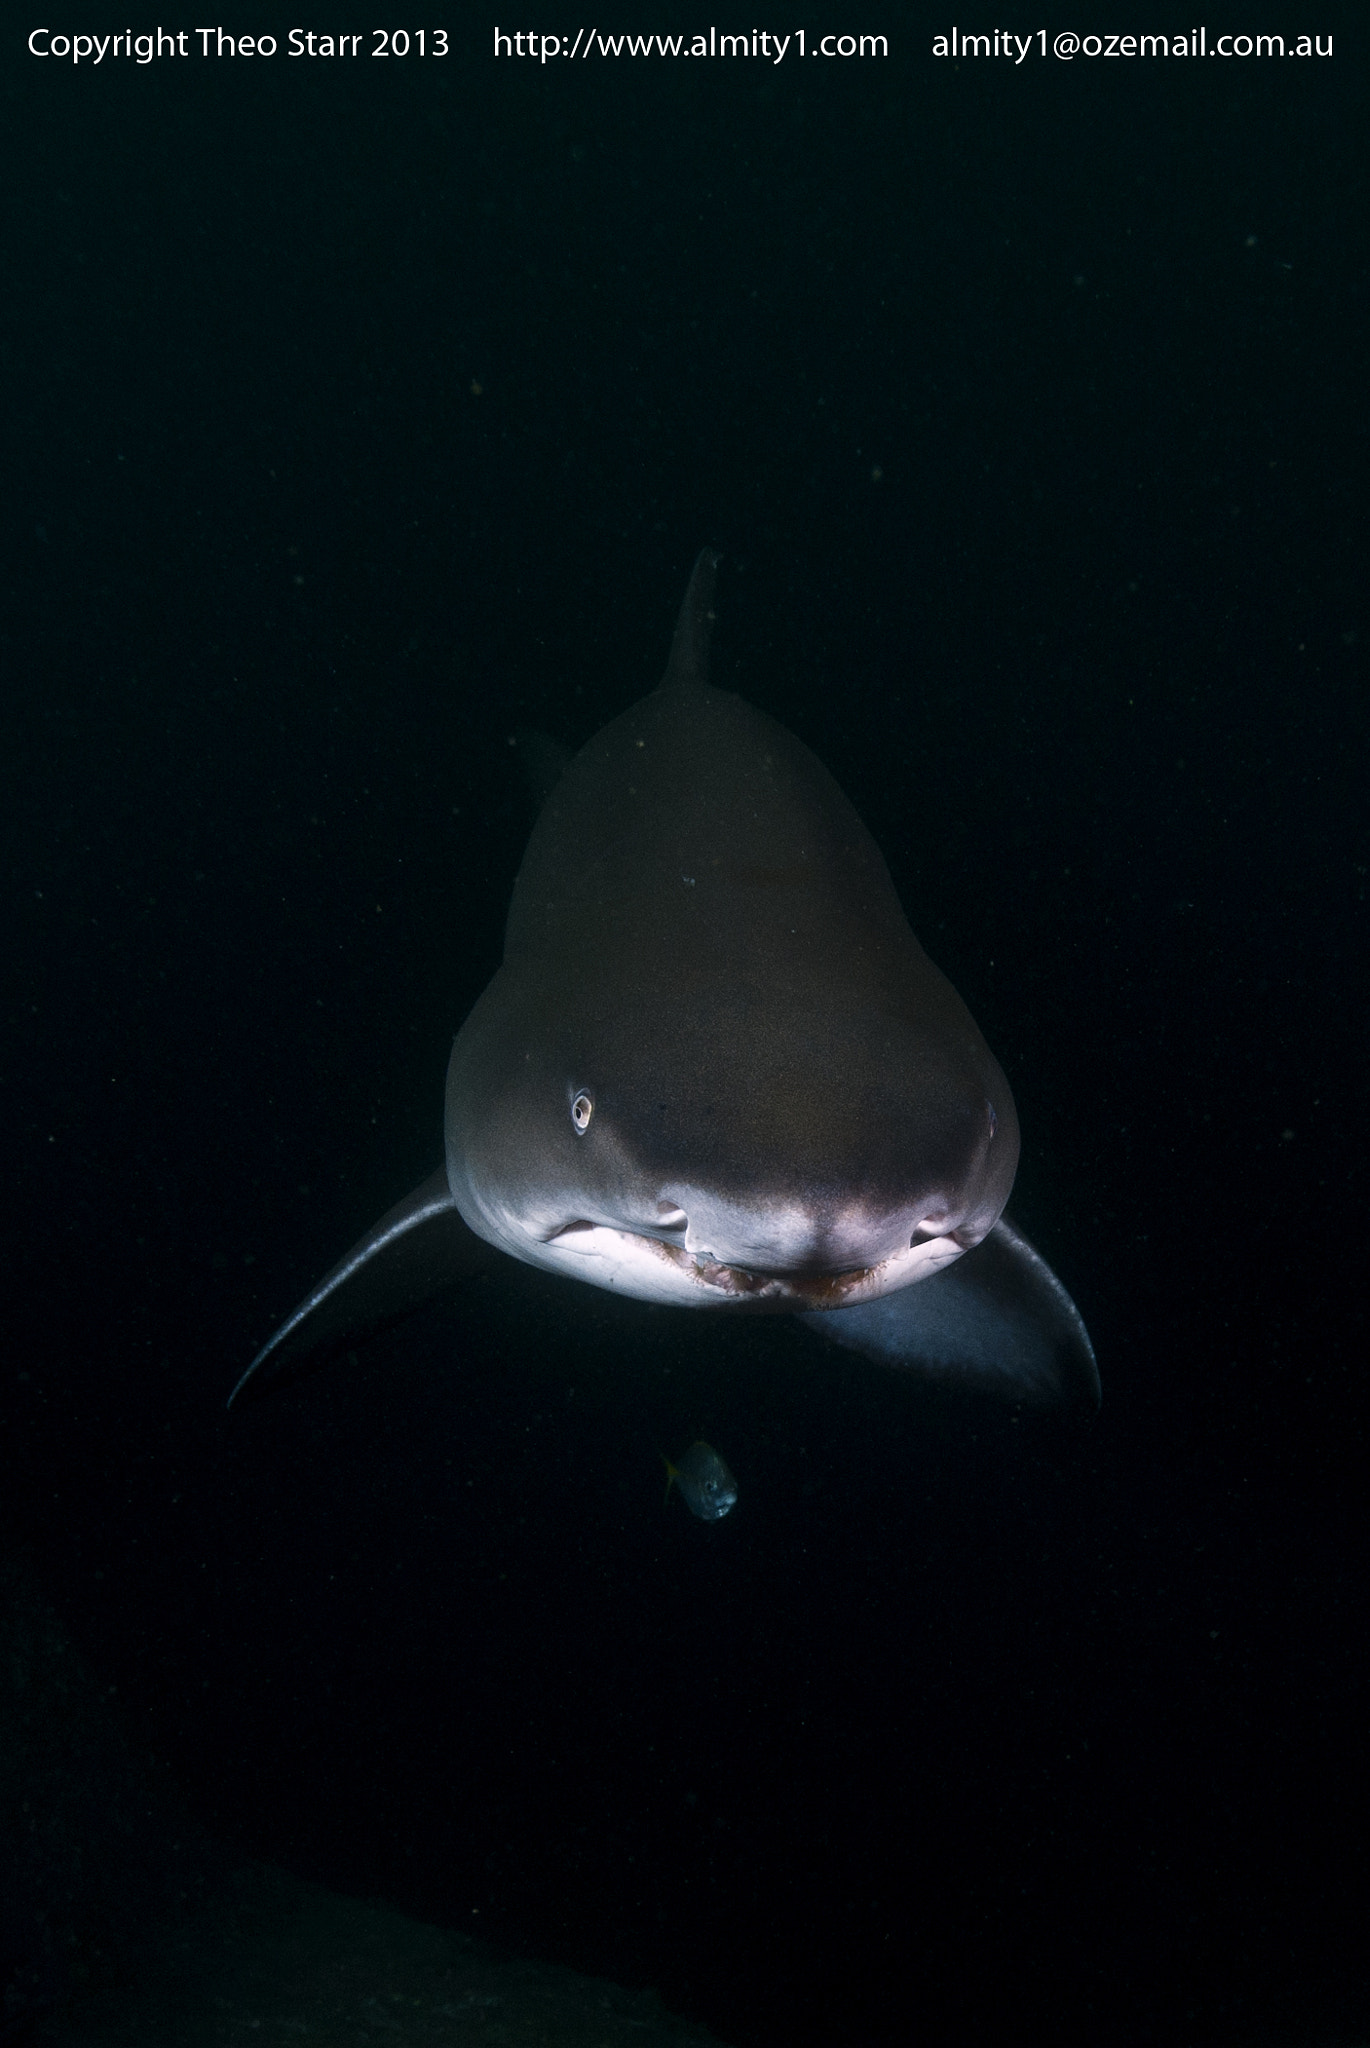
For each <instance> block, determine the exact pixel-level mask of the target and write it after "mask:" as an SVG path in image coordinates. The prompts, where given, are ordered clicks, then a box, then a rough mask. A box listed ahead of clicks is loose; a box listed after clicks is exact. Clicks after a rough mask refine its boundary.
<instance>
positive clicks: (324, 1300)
mask: <svg viewBox="0 0 1370 2048" xmlns="http://www.w3.org/2000/svg"><path fill="white" fill-rule="evenodd" d="M717 560H718V558H717V556H715V555H713V554H712V553H709V552H707V551H706V552H705V553H704V554H702V555H701V556H700V557H699V560H698V561H697V563H696V564H695V568H694V573H693V575H692V577H691V579H690V584H689V588H688V590H687V591H686V593H685V601H684V604H683V606H682V608H681V612H680V619H679V623H678V625H677V627H676V633H675V640H674V642H673V644H672V647H671V655H670V660H669V662H668V664H667V668H666V673H665V675H664V677H663V678H662V680H661V683H660V684H659V685H658V687H657V688H656V689H655V690H653V691H652V693H651V694H650V695H649V696H646V697H644V698H643V699H642V700H641V702H639V703H637V704H634V705H633V706H632V707H631V709H629V710H627V711H625V712H624V713H623V714H622V715H621V716H620V717H618V718H616V719H614V720H613V721H612V722H611V723H610V724H609V725H607V726H605V728H604V730H603V731H602V732H601V733H599V734H598V735H597V736H596V737H595V738H594V739H592V740H591V741H590V743H589V744H588V746H586V747H584V748H583V749H582V750H581V752H580V753H579V754H577V755H576V756H575V757H574V758H573V759H572V760H571V761H570V763H569V765H568V766H567V767H566V768H565V770H564V772H563V773H562V774H561V775H560V778H559V779H558V780H557V781H556V782H555V784H554V786H553V788H552V790H551V793H550V795H549V796H548V797H547V800H546V802H545V804H544V807H543V810H542V812H541V815H540V816H539V818H538V820H537V823H536V825H535V827H534V830H533V835H532V838H531V840H530V841H529V844H528V850H527V852H526V853H525V855H524V858H523V865H522V867H521V868H520V869H519V872H518V876H517V878H516V880H515V882H514V893H513V900H512V902H511V904H510V909H509V920H508V925H507V927H506V932H505V947H504V962H503V965H502V966H501V967H500V968H499V970H498V972H497V973H496V974H495V976H494V979H493V980H492V981H491V983H490V985H489V987H488V988H487V989H486V991H485V993H484V994H483V995H482V996H481V998H480V1000H479V1001H478V1002H477V1004H476V1006H475V1008H474V1009H473V1010H472V1012H471V1014H470V1016H469V1017H468V1018H467V1019H466V1022H465V1023H464V1024H463V1025H462V1027H461V1030H460V1031H459V1032H458V1033H457V1037H456V1041H455V1043H454V1045H453V1047H452V1057H451V1062H450V1064H449V1066H448V1070H447V1099H446V1109H445V1115H444V1136H445V1141H446V1158H445V1160H444V1163H443V1165H442V1166H441V1167H439V1169H438V1171H437V1172H436V1173H434V1174H433V1175H432V1177H431V1178H430V1179H429V1180H426V1181H425V1182H424V1183H423V1185H422V1186H421V1187H419V1188H417V1189H416V1190H415V1191H414V1193H413V1194H412V1195H410V1196H409V1197H408V1198H407V1199H406V1200H405V1201H403V1202H401V1203H400V1204H399V1205H398V1206H397V1207H396V1208H394V1209H392V1210H391V1211H390V1213H389V1214H388V1215H387V1216H384V1217H382V1219H381V1221H380V1222H379V1223H378V1224H377V1225H376V1226H375V1228H374V1229H373V1230H371V1231H370V1232H369V1233H368V1234H367V1236H365V1237H364V1238H363V1239H362V1240H361V1242H360V1243H359V1244H357V1245H356V1246H354V1247H353V1249H352V1250H351V1251H350V1252H349V1253H348V1255H347V1257H346V1258H345V1259H343V1260H342V1262H341V1264H339V1265H338V1266H335V1267H334V1269H333V1271H332V1272H331V1273H329V1274H328V1275H327V1276H326V1277H325V1278H324V1279H323V1280H321V1281H320V1283H319V1285H318V1286H317V1287H316V1288H315V1290H314V1292H313V1293H312V1294H311V1295H310V1296H309V1297H308V1299H307V1300H305V1301H304V1302H302V1303H301V1305H300V1307H299V1308H297V1309H296V1311H295V1313H294V1314H293V1315H292V1316H291V1317H290V1318H289V1319H288V1321H286V1322H285V1323H283V1324H282V1325H281V1327H280V1329H279V1330H277V1332H276V1333H275V1335H274V1336H273V1337H272V1338H271V1339H270V1341H269V1342H268V1343H267V1344H266V1345H265V1346H264V1348H263V1349H262V1351H261V1352H259V1354H258V1356H257V1357H256V1358H255V1359H254V1360H253V1362H252V1364H251V1365H250V1366H249V1367H248V1370H247V1372H246V1373H245V1374H244V1375H243V1378H242V1379H241V1380H240V1381H239V1383H238V1385H237V1387H236V1388H235V1389H234V1392H233V1394H232V1396H231V1397H230V1399H231V1400H240V1399H243V1398H245V1397H246V1396H248V1395H249V1394H252V1395H255V1394H257V1393H259V1392H261V1391H263V1390H264V1389H266V1388H267V1387H268V1386H273V1385H276V1384H279V1383H280V1382H281V1381H283V1380H285V1379H287V1378H293V1377H295V1376H296V1375H297V1374H299V1373H300V1372H302V1371H305V1370H308V1369H309V1368H310V1367H312V1366H313V1365H315V1364H318V1363H322V1362H323V1361H324V1360H325V1359H327V1358H328V1357H329V1356H330V1355H332V1354H334V1353H336V1352H337V1351H339V1350H341V1349H344V1348H346V1347H348V1346H355V1345H356V1344H357V1343H358V1342H360V1341H361V1340H362V1339H363V1338H364V1337H365V1336H366V1335H368V1334H369V1333H370V1332H372V1331H374V1330H375V1329H378V1328H379V1327H380V1326H381V1325H383V1324H385V1323H389V1322H392V1321H394V1320H395V1319H396V1318H397V1317H399V1316H400V1315H403V1314H404V1313H405V1312H407V1311H408V1310H409V1309H411V1308H413V1307H414V1306H416V1305H417V1304H418V1303H419V1302H421V1301H422V1300H424V1299H425V1298H427V1297H428V1296H430V1295H432V1294H434V1293H436V1292H438V1291H439V1290H441V1289H443V1288H445V1287H446V1286H448V1285H449V1284H451V1283H452V1282H454V1281H460V1280H461V1279H462V1278H463V1277H465V1276H466V1275H467V1274H468V1273H470V1272H472V1271H474V1270H475V1269H476V1267H477V1266H478V1265H480V1264H481V1263H482V1261H484V1260H486V1259H488V1258H490V1257H492V1256H493V1255H494V1254H495V1253H505V1254H507V1255H508V1256H509V1257H511V1258H514V1259H519V1260H522V1261H524V1262H525V1263H526V1264H528V1265H531V1266H542V1267H544V1268H545V1269H546V1270H547V1271H549V1272H552V1273H561V1274H564V1275H565V1276H566V1277H567V1278H568V1279H571V1280H579V1281H583V1282H588V1283H589V1284H590V1285H591V1286H593V1287H606V1288H609V1289H611V1290H613V1291H614V1292H615V1293H618V1294H625V1295H631V1296H635V1297H637V1298H638V1299H639V1300H642V1301H651V1302H665V1303H672V1304H674V1305H676V1306H678V1307H680V1308H687V1309H703V1310H706V1311H712V1312H719V1311H730V1312H733V1313H745V1314H758V1313H761V1314H764V1313H781V1314H789V1315H791V1316H792V1317H794V1318H795V1319H796V1320H797V1321H798V1322H799V1323H800V1325H801V1326H804V1327H807V1328H810V1329H812V1330H814V1331H815V1332H818V1333H820V1334H822V1335H825V1336H828V1337H831V1338H833V1339H834V1340H835V1341H836V1342H837V1343H839V1344H843V1345H846V1346H848V1347H849V1348H850V1349H852V1350H855V1351H857V1352H861V1353H864V1354H865V1355H866V1356H868V1357H871V1358H875V1359H879V1360H882V1361H885V1362H886V1363H889V1364H893V1365H897V1366H901V1367H904V1368H911V1369H913V1370H915V1371H918V1372H920V1373H922V1374H924V1375H927V1376H931V1377H933V1378H937V1379H942V1380H944V1381H960V1382H966V1383H970V1384H977V1385H983V1386H985V1387H988V1388H992V1389H995V1390H997V1391H999V1392H1001V1393H1003V1394H1005V1395H1007V1397H1008V1398H1009V1399H1011V1400H1014V1401H1032V1402H1052V1401H1065V1402H1071V1403H1074V1404H1076V1405H1084V1406H1091V1405H1095V1404H1097V1401H1098V1398H1099V1380H1098V1373H1097V1370H1096V1368H1095V1363H1094V1353H1093V1349H1092V1347H1091V1345H1090V1341H1089V1336H1088V1334H1087V1332H1086V1330H1085V1326H1084V1323H1083V1322H1082V1321H1081V1318H1080V1315H1079V1313H1078V1311H1077V1310H1076V1308H1075V1305H1074V1303H1073V1302H1072V1301H1071V1299H1070V1297H1069V1295H1068V1294H1067V1293H1066V1291H1065V1289H1064V1288H1063V1287H1062V1285H1061V1283H1060V1282H1059V1281H1058V1280H1057V1278H1056V1276H1055V1275H1054V1274H1053V1273H1052V1271H1051V1269H1050V1267H1049V1266H1047V1265H1046V1263H1045V1262H1044V1261H1043V1259H1042V1258H1041V1257H1040V1256H1039V1255H1038V1254H1037V1252H1035V1251H1034V1250H1033V1248H1032V1247H1031V1246H1030V1245H1029V1244H1028V1243H1027V1242H1026V1240H1025V1239H1024V1238H1023V1237H1022V1236H1021V1235H1020V1234H1019V1232H1018V1231H1017V1230H1015V1229H1014V1227H1013V1225H1012V1224H1011V1223H1010V1222H1009V1221H1008V1219H1007V1218H1006V1217H1005V1215H1004V1213H1003V1211H1004V1204H1005V1203H1006V1202H1007V1200H1008V1197H1009V1193H1010V1190H1011V1189H1012V1186H1013V1178H1014V1173H1015V1170H1016V1168H1017V1164H1018V1142H1019V1141H1018V1119H1017V1115H1016V1112H1015V1110H1014V1106H1013V1097H1012V1095H1011V1094H1010V1092H1009V1086H1008V1082H1007V1081H1006V1080H1005V1078H1004V1075H1003V1072H1002V1071H1001V1069H1000V1067H999V1065H998V1063H997V1061H996V1060H995V1058H994V1056H993V1054H992V1053H991V1052H990V1050H989V1047H988V1046H987V1045H986V1043H985V1041H984V1039H983V1038H982V1037H981V1035H980V1033H979V1031H978V1030H977V1028H976V1026H975V1023H974V1021H973V1019H972V1017H971V1015H970V1012H969V1011H968V1010H967V1008H966V1006H965V1004H964V1003H963V1002H962V1001H961V998H960V997H959V996H958V995H957V993H956V991H955V989H954V988H953V987H952V986H951V984H950V982H949V981H947V980H946V978H945V976H943V975H942V974H940V973H939V972H938V970H937V968H936V967H934V966H933V964H932V962H931V961H930V960H929V959H928V957H927V955H926V953H924V951H923V949H922V947H921V946H920V945H919V944H918V941H917V940H916V939H915V937H914V935H913V933H912V931H911V930H910V928H909V925H908V922H907V920H906V919H905V916H904V913H903V911H902V909H901V908H900V905H899V901H898V898H897V897H896V895H895V892H894V887H893V884H892V883H891V881H890V877H889V873H888V871H887V869H886V867H885V863H884V860H883V859H882V858H881V855H880V853H879V851H878V849H877V848H876V845H875V842H874V841H873V840H872V838H871V837H870V834H869V833H868V832H867V831H866V829H865V827H864V826H863V825H862V823H861V821H860V819H859V818H858V817H857V815H856V812H855V811H854V810H853V809H852V807H851V805H850V804H849V803H848V801H847V799H846V797H845V796H844V795H843V794H842V792H841V790H840V789H839V788H838V786H837V784H836V783H835V782H834V781H833V779H832V777H831V776H830V775H829V774H828V772H827V770H826V769H825V768H823V767H822V765H821V764H820V763H819V762H818V760H817V759H816V758H815V757H814V755H813V754H811V753H810V752H809V750H808V748H807V747H805V746H804V745H802V744H801V742H800V741H799V740H797V739H795V738H794V737H793V735H792V734H790V733H788V732H787V731H786V730H785V729H784V727H783V726H781V725H778V724H777V723H776V722H775V720H774V719H771V718H768V717H766V716H765V715H764V714H763V713H762V712H760V711H756V710H753V708H752V707H751V706H750V705H749V704H747V703H745V702H744V701H743V699H742V698H741V697H737V696H734V695H732V694H731V693H730V692H727V691H724V690H717V689H714V688H713V687H712V686H711V685H710V684H709V682H708V680H707V671H708V656H709V636H710V627H711V623H712V619H713V590H714V572H715V567H716V563H717Z"/></svg>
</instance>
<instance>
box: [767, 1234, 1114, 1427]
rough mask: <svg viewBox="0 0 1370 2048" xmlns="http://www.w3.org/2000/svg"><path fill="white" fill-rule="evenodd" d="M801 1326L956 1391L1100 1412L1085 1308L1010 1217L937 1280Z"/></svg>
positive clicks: (824, 1313)
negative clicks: (965, 1388)
mask: <svg viewBox="0 0 1370 2048" xmlns="http://www.w3.org/2000/svg"><path fill="white" fill-rule="evenodd" d="M800 1321H801V1322H803V1323H804V1324H806V1325H807V1327H808V1328H809V1329H811V1330H812V1331H814V1333H815V1334H816V1335H817V1336H821V1337H828V1338H831V1340H832V1341H833V1342H834V1343H835V1344H842V1345H845V1346H846V1347H847V1348H848V1349H850V1350H853V1351H860V1352H862V1353H863V1354H864V1356H865V1357H867V1358H874V1359H877V1360H879V1361H880V1362H881V1363H883V1364H886V1365H896V1366H903V1367H905V1368H912V1369H913V1370H915V1371H918V1372H921V1373H922V1374H923V1375H924V1376H925V1377H927V1378H928V1379H930V1380H933V1381H941V1382H943V1383H944V1384H945V1385H948V1386H968V1387H983V1388H984V1390H985V1391H986V1392H987V1393H993V1394H997V1395H999V1396H1000V1398H1001V1399H1005V1400H1009V1401H1021V1402H1024V1403H1028V1404H1031V1405H1032V1406H1034V1407H1074V1408H1086V1409H1089V1408H1097V1407H1098V1405H1099V1369H1098V1367H1097V1366H1096V1364H1095V1362H1094V1346H1093V1345H1092V1344H1091V1343H1090V1341H1089V1332H1088V1330H1086V1328H1085V1326H1084V1322H1083V1320H1082V1318H1081V1315H1080V1311H1079V1310H1078V1309H1077V1308H1076V1306H1075V1304H1074V1302H1073V1301H1072V1300H1071V1298H1070V1296H1069V1295H1068V1294H1067V1293H1066V1290H1065V1288H1064V1287H1063V1286H1062V1285H1061V1283H1060V1281H1059V1280H1058V1279H1057V1278H1056V1275H1055V1274H1054V1273H1053V1272H1052V1270H1051V1268H1050V1266H1049V1265H1048V1264H1047V1262H1046V1260H1045V1259H1044V1258H1042V1257H1041V1255H1040V1254H1039V1253H1038V1252H1036V1251H1034V1250H1033V1248H1032V1246H1031V1245H1030V1244H1029V1243H1028V1241H1027V1239H1026V1238H1025V1237H1023V1236H1022V1235H1021V1233H1020V1232H1019V1231H1017V1230H1015V1229H1014V1227H1013V1225H1012V1224H1011V1223H1010V1222H1009V1221H1008V1220H1007V1218H1006V1217H1003V1216H1001V1217H1000V1218H999V1221H998V1222H997V1223H996V1224H995V1226H994V1228H993V1230H992V1231H991V1232H990V1234H989V1236H988V1237H987V1238H986V1239H985V1240H984V1242H983V1244H979V1245H977V1246H976V1248H975V1250H974V1251H973V1252H967V1253H965V1255H964V1256H963V1257H962V1258H959V1259H958V1260H957V1261H956V1263H955V1264H954V1265H951V1266H947V1267H945V1268H944V1269H943V1270H942V1272H940V1273H935V1274H934V1275H933V1276H932V1278H931V1279H928V1280H922V1281H918V1282H916V1283H915V1284H914V1285H913V1286H912V1287H904V1288H901V1289H900V1290H899V1291H898V1292H897V1293H894V1294H884V1295H881V1296H880V1297H879V1298H878V1299H877V1300H875V1301H867V1302H861V1303H859V1304H858V1305H857V1306H856V1307H855V1308H839V1309H825V1310H820V1311H817V1312H815V1313H813V1314H809V1315H804V1316H801V1317H800Z"/></svg>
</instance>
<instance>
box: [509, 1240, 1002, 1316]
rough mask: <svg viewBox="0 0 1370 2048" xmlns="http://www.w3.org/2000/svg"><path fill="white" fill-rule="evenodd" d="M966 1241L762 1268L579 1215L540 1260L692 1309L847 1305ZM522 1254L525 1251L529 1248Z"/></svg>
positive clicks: (923, 1268) (939, 1262)
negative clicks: (831, 1265) (853, 1260)
mask: <svg viewBox="0 0 1370 2048" xmlns="http://www.w3.org/2000/svg"><path fill="white" fill-rule="evenodd" d="M967 1249H968V1247H967V1246H966V1245H964V1244H962V1243H961V1242H959V1240H958V1239H957V1238H956V1237H954V1236H952V1235H950V1234H942V1235H938V1236H926V1237H925V1236H921V1235H919V1236H916V1237H915V1240H914V1242H913V1243H912V1244H910V1245H909V1246H908V1247H907V1248H906V1249H904V1250H902V1251H899V1252H896V1253H895V1254H894V1255H893V1257H891V1258H887V1259H882V1260H880V1261H879V1263H878V1264H875V1265H871V1266H859V1267H854V1268H851V1269H849V1270H847V1271H845V1272H836V1273H834V1272H821V1271H804V1270H803V1269H800V1270H798V1271H795V1272H786V1273H775V1272H761V1271H757V1270H755V1269H753V1268H751V1267H748V1266H734V1265H727V1264H725V1263H724V1262H723V1261H722V1260H720V1259H716V1258H714V1257H712V1256H711V1254H709V1253H707V1252H695V1251H691V1250H689V1249H688V1248H687V1247H686V1246H684V1245H681V1244H670V1243H663V1241H662V1240H661V1239H660V1238H657V1237H648V1236H645V1235H643V1234H640V1233H638V1232H636V1231H631V1230H618V1229H614V1228H613V1227H611V1226H610V1225H608V1224H603V1223H589V1222H575V1223H567V1224H564V1225H563V1226H562V1227H561V1229H559V1230H557V1231H555V1232H553V1234H552V1235H551V1236H550V1237H548V1238H546V1239H544V1240H543V1242H542V1244H541V1245H540V1246H539V1251H540V1252H541V1254H542V1256H541V1257H539V1258H538V1259H537V1261H536V1263H537V1264H539V1265H546V1266H548V1267H550V1268H551V1269H552V1270H553V1271H559V1272H573V1273H574V1274H575V1277H576V1278H577V1279H579V1280H588V1281H589V1282H590V1283H591V1284H592V1285H594V1286H599V1287H608V1288H612V1289H613V1290H614V1291H615V1292H618V1293H623V1294H631V1295H635V1296H636V1297H637V1298H638V1299H640V1300H644V1301H660V1302H675V1303H678V1304H680V1305H681V1306H684V1307H690V1308H709V1307H715V1308H753V1309H770V1310H774V1311H782V1312H785V1311H788V1312H794V1311H797V1310H805V1309H830V1308H850V1307H853V1306H854V1305H855V1304H856V1303H857V1302H861V1301H874V1300H876V1299H877V1298H878V1297H879V1296H880V1295H882V1294H892V1293H894V1292H895V1291H896V1290H897V1289H898V1288H901V1287H909V1286H911V1285H912V1284H913V1282H914V1281H916V1280H924V1279H927V1278H928V1277H929V1276H930V1275H931V1274H933V1273H936V1272H940V1271H941V1269H942V1267H943V1266H949V1265H950V1264H951V1262H952V1261H953V1259H958V1258H959V1257H960V1256H961V1253H962V1252H963V1251H965V1250H967ZM524 1256H527V1254H526V1253H525V1254H524Z"/></svg>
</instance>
